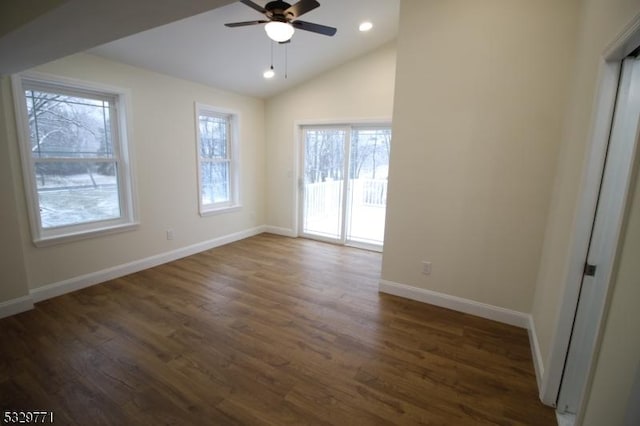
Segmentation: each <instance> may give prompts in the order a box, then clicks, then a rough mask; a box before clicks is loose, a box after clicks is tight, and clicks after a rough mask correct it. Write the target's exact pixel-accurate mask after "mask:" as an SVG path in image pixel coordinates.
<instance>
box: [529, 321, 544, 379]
mask: <svg viewBox="0 0 640 426" xmlns="http://www.w3.org/2000/svg"><path fill="white" fill-rule="evenodd" d="M528 317H529V324H528V327H527V329H528V332H529V345H530V346H531V357H532V358H533V368H534V369H535V372H536V383H537V384H538V389H539V390H540V389H542V380H543V377H544V362H543V360H542V352H541V351H540V343H539V342H538V333H536V324H535V322H534V321H533V316H532V315H528Z"/></svg>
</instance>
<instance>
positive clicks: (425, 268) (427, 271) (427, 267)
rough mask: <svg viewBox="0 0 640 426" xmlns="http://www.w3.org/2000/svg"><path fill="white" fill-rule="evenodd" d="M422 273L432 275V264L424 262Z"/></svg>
mask: <svg viewBox="0 0 640 426" xmlns="http://www.w3.org/2000/svg"><path fill="white" fill-rule="evenodd" d="M422 273H423V274H425V275H431V262H427V261H426V260H423V261H422Z"/></svg>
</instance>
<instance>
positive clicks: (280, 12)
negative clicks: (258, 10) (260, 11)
mask: <svg viewBox="0 0 640 426" xmlns="http://www.w3.org/2000/svg"><path fill="white" fill-rule="evenodd" d="M290 7H291V5H290V4H289V3H287V2H285V1H281V0H275V1H270V2H269V3H267V4H266V6H265V7H264V8H265V9H266V10H267V16H268V17H269V18H271V19H272V20H274V21H280V22H289V21H290V20H291V19H293V18H295V16H294V15H293V13H291V12H289V13H288V14H285V10H287V9H289V8H290Z"/></svg>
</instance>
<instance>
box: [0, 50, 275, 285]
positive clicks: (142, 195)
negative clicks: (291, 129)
mask: <svg viewBox="0 0 640 426" xmlns="http://www.w3.org/2000/svg"><path fill="white" fill-rule="evenodd" d="M35 70H36V71H39V72H46V73H50V74H55V75H61V76H65V77H70V78H76V79H81V80H87V81H92V82H98V83H103V84H108V85H112V86H117V87H121V88H127V89H130V91H131V94H132V105H133V111H132V113H131V118H132V121H133V122H132V124H133V126H132V129H133V134H132V137H131V144H132V146H133V151H134V164H135V170H136V173H135V180H136V182H137V190H138V199H139V215H140V222H141V225H140V227H139V229H137V230H135V231H131V232H124V233H119V234H113V235H108V236H102V237H98V238H92V239H88V240H83V241H77V242H72V243H66V244H60V245H55V246H51V247H45V248H36V247H35V246H34V245H33V244H32V243H31V240H30V232H29V230H28V223H27V221H26V212H25V206H24V202H22V203H18V205H17V209H16V210H17V214H18V217H19V218H20V219H21V220H20V229H21V230H22V231H23V234H24V238H23V239H22V240H21V241H16V237H15V236H13V241H14V244H12V245H11V246H10V247H11V249H12V250H16V251H18V250H20V248H21V247H22V249H23V250H24V257H25V265H26V268H27V270H28V273H29V287H30V288H31V289H35V288H38V287H41V286H44V285H47V284H50V283H55V282H59V281H62V280H66V279H70V278H73V277H77V276H81V275H83V274H88V273H92V272H96V271H99V270H102V269H105V268H110V267H113V266H117V265H122V264H126V263H128V262H132V261H135V260H139V259H143V258H146V257H149V256H153V255H156V254H160V253H165V252H169V251H171V250H175V249H179V248H183V247H186V246H189V245H193V244H197V243H200V242H204V241H208V240H211V239H214V238H216V237H220V236H225V235H228V234H231V233H234V232H239V231H244V230H247V229H250V228H252V227H255V226H258V225H262V224H264V222H265V208H264V206H265V195H264V193H265V191H264V182H265V172H266V171H265V162H264V157H265V143H264V132H265V130H264V102H263V101H262V100H259V99H254V98H250V97H246V96H240V95H235V94H231V93H228V92H224V91H221V90H217V89H214V88H211V87H207V86H203V85H198V84H195V83H191V82H187V81H184V80H179V79H176V78H172V77H168V76H165V75H161V74H156V73H152V72H147V71H144V70H141V69H138V68H134V67H130V66H126V65H123V64H119V63H115V62H111V61H107V60H105V59H102V58H98V57H95V56H91V55H86V54H80V55H75V56H71V57H68V58H65V59H62V60H59V61H55V62H52V63H49V64H46V65H44V66H41V67H38V68H36V69H35ZM196 101H197V102H201V103H204V104H208V105H212V106H218V107H222V108H225V109H232V110H236V111H237V112H238V113H239V114H240V150H241V152H240V155H241V163H242V165H241V169H242V172H241V201H242V204H243V208H242V210H241V211H239V212H234V213H227V214H221V215H216V216H207V217H200V216H199V214H198V198H197V197H198V192H197V177H196V150H195V144H196V141H195V119H194V102H196ZM11 125H12V123H10V126H11ZM11 139H12V140H9V141H8V143H9V144H16V143H17V142H16V141H15V138H11ZM2 149H3V150H5V149H6V147H4V146H3V147H2ZM2 158H3V160H2V161H4V158H5V156H2ZM15 161H17V158H16V159H15ZM3 173H4V168H3ZM13 179H14V181H15V182H16V184H15V185H14V190H15V191H17V192H18V193H19V199H21V200H22V199H24V192H23V187H22V183H21V182H22V180H21V178H20V176H19V175H17V174H16V173H14V174H13ZM4 184H5V183H4V181H3V183H2V185H4ZM3 189H5V190H6V195H4V194H5V191H3V196H4V198H6V197H10V196H11V194H10V191H8V190H7V188H3ZM8 189H11V188H8ZM14 205H15V203H13V204H11V206H14ZM9 219H11V218H9ZM3 220H4V218H3ZM169 228H172V229H173V230H174V231H175V239H174V240H172V241H168V240H167V239H166V233H165V231H166V230H167V229H169ZM2 247H3V248H4V247H6V245H5V244H4V243H3V245H2Z"/></svg>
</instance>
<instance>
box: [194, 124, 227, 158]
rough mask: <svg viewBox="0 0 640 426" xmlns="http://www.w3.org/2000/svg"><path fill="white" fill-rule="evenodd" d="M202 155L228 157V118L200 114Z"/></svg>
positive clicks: (206, 156) (203, 156) (205, 156)
mask: <svg viewBox="0 0 640 426" xmlns="http://www.w3.org/2000/svg"><path fill="white" fill-rule="evenodd" d="M199 121H200V156H201V157H202V158H210V159H227V158H228V155H229V153H228V149H227V141H228V137H229V135H228V134H227V129H228V119H227V118H224V117H212V116H208V115H200V117H199Z"/></svg>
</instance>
